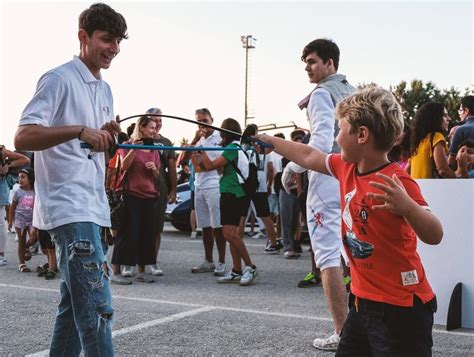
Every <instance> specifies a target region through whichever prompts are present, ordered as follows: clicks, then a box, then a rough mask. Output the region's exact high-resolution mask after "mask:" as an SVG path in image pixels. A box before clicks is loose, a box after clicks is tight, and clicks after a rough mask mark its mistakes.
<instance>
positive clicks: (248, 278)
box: [240, 266, 257, 286]
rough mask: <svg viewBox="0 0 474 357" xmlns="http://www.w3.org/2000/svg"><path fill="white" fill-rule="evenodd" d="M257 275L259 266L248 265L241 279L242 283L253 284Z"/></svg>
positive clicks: (245, 284)
mask: <svg viewBox="0 0 474 357" xmlns="http://www.w3.org/2000/svg"><path fill="white" fill-rule="evenodd" d="M256 277H257V268H252V267H251V266H246V267H245V268H244V271H243V273H242V278H241V279H240V285H242V286H247V285H250V284H252V283H253V282H254V281H255V278H256Z"/></svg>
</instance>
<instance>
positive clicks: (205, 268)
mask: <svg viewBox="0 0 474 357" xmlns="http://www.w3.org/2000/svg"><path fill="white" fill-rule="evenodd" d="M214 269H216V266H215V265H214V263H211V262H208V261H207V260H206V259H204V261H203V262H202V263H201V264H199V265H198V266H197V267H193V268H192V269H191V272H192V273H212V272H213V271H214Z"/></svg>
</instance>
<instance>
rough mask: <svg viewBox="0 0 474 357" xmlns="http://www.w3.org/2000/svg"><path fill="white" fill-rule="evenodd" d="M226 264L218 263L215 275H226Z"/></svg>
mask: <svg viewBox="0 0 474 357" xmlns="http://www.w3.org/2000/svg"><path fill="white" fill-rule="evenodd" d="M225 269H226V266H225V264H224V263H221V262H218V263H217V264H216V268H215V269H214V275H215V276H224V275H225Z"/></svg>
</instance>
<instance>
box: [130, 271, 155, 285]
mask: <svg viewBox="0 0 474 357" xmlns="http://www.w3.org/2000/svg"><path fill="white" fill-rule="evenodd" d="M135 281H138V282H140V283H147V284H149V283H154V282H155V279H153V277H151V276H149V275H148V274H145V273H138V274H137V277H136V278H135Z"/></svg>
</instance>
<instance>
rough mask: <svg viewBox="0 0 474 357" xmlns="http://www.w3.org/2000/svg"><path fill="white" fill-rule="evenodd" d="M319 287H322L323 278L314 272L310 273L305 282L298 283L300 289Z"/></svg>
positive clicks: (304, 279)
mask: <svg viewBox="0 0 474 357" xmlns="http://www.w3.org/2000/svg"><path fill="white" fill-rule="evenodd" d="M319 285H321V278H320V277H319V276H317V275H316V273H315V272H314V271H310V272H309V273H308V274H306V276H305V277H304V278H303V280H301V281H300V282H299V283H298V287H299V288H311V287H313V286H319Z"/></svg>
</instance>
